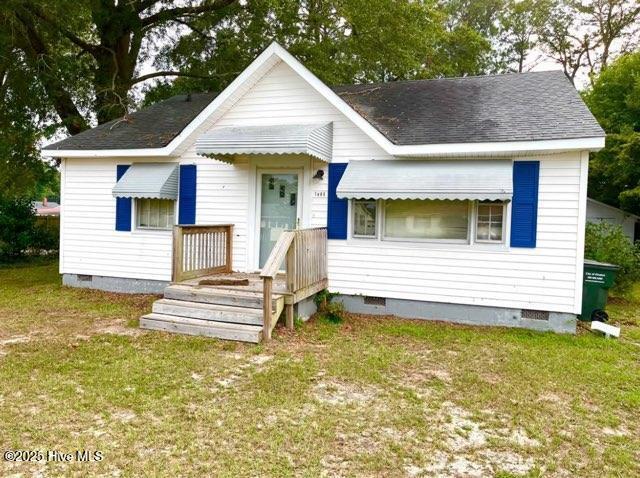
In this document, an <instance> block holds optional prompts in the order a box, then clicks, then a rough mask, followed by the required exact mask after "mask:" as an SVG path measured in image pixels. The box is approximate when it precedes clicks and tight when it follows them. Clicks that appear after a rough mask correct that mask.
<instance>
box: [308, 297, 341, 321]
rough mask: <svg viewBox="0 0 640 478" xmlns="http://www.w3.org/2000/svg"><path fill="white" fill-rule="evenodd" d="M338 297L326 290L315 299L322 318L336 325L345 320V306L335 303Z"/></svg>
mask: <svg viewBox="0 0 640 478" xmlns="http://www.w3.org/2000/svg"><path fill="white" fill-rule="evenodd" d="M337 295H338V294H336V293H335V292H329V291H328V290H326V289H325V290H322V291H320V292H318V293H317V294H316V296H315V297H314V298H313V301H314V302H315V304H316V307H317V308H318V313H319V314H320V316H321V317H322V318H324V319H326V320H328V321H329V322H333V323H335V324H338V323H340V322H342V320H343V319H344V305H343V304H342V302H333V299H334V297H336V296H337Z"/></svg>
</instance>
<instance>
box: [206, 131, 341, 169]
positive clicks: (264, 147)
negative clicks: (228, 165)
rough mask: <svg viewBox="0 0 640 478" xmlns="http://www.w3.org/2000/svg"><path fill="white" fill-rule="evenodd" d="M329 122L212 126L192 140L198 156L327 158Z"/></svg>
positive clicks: (329, 141) (330, 144) (328, 155)
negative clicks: (296, 155)
mask: <svg viewBox="0 0 640 478" xmlns="http://www.w3.org/2000/svg"><path fill="white" fill-rule="evenodd" d="M332 147H333V125H332V123H323V124H287V125H265V126H230V127H224V128H214V129H212V130H210V131H208V132H207V133H204V134H203V135H201V136H200V137H199V138H198V139H196V153H197V154H199V155H202V156H214V157H215V156H217V155H234V154H308V155H311V156H314V157H316V158H319V159H321V160H323V161H329V160H330V159H331V151H332Z"/></svg>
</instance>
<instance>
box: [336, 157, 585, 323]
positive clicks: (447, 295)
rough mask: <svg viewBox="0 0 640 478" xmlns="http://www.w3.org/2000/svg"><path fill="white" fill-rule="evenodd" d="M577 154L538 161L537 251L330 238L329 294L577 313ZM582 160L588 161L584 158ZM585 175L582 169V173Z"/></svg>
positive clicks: (579, 224)
mask: <svg viewBox="0 0 640 478" xmlns="http://www.w3.org/2000/svg"><path fill="white" fill-rule="evenodd" d="M580 156H581V155H580V153H572V154H569V153H567V154H562V155H554V156H543V157H539V158H536V157H527V158H522V159H528V160H540V161H541V163H540V164H541V166H540V187H539V207H538V237H537V246H536V248H534V249H523V248H510V247H509V246H508V230H505V235H506V236H507V237H506V238H505V239H506V243H504V244H433V243H419V242H397V241H374V242H372V241H366V240H362V239H356V238H352V239H349V240H346V241H339V240H336V241H329V288H330V290H331V291H333V292H340V293H343V294H356V295H366V296H374V297H387V298H396V299H409V300H422V301H434V302H450V303H458V304H474V305H486V306H495V307H509V308H525V309H537V310H549V311H556V312H569V313H576V312H578V308H579V302H580V294H581V288H582V276H581V274H582V272H581V271H582V267H581V266H580V264H581V261H582V260H583V252H582V249H581V248H580V247H579V246H578V240H579V236H580V233H581V228H583V227H584V222H583V221H584V219H582V220H581V219H580V217H579V205H580V201H581V199H580V197H581V195H582V194H585V195H586V190H585V191H581V188H580V177H581V169H582V164H581V159H580ZM582 161H587V159H586V155H585V158H583V159H582ZM584 174H586V171H585V172H584Z"/></svg>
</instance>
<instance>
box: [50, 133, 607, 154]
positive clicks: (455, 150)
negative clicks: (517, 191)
mask: <svg viewBox="0 0 640 478" xmlns="http://www.w3.org/2000/svg"><path fill="white" fill-rule="evenodd" d="M602 148H604V136H595V137H590V138H573V139H552V140H542V141H502V142H487V143H443V144H418V145H392V146H391V147H390V148H389V149H388V151H387V152H388V153H389V154H390V155H392V156H396V157H406V158H411V157H439V158H442V157H447V156H456V157H460V156H464V157H475V156H477V157H486V156H514V155H527V154H552V153H562V152H567V151H593V152H595V151H599V150H600V149H602ZM42 154H43V155H44V156H47V157H52V158H121V157H149V156H154V157H177V156H179V155H178V154H176V150H175V148H174V147H171V145H168V146H165V147H164V148H145V149H98V150H75V149H74V150H50V149H44V150H42Z"/></svg>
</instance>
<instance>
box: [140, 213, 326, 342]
mask: <svg viewBox="0 0 640 478" xmlns="http://www.w3.org/2000/svg"><path fill="white" fill-rule="evenodd" d="M326 232H327V231H326V228H315V229H297V230H293V231H285V232H284V233H282V235H281V236H280V239H278V241H277V242H276V245H275V246H274V248H273V250H272V252H271V255H270V256H269V259H268V260H267V262H266V264H265V266H264V268H263V270H262V272H261V273H260V274H258V273H255V274H250V273H241V272H233V271H232V270H231V257H232V237H233V226H232V225H221V226H176V228H175V230H174V254H173V256H174V257H173V281H172V284H171V285H169V286H168V287H167V288H165V291H164V298H163V299H160V300H157V301H156V302H155V303H154V304H153V311H152V313H151V314H147V315H145V316H143V317H142V318H141V319H140V327H142V328H146V329H152V330H164V331H169V332H177V333H183V334H191V335H205V336H208V337H219V338H223V339H229V340H241V341H246V342H260V341H262V340H269V339H270V338H271V332H272V330H273V328H274V327H275V325H276V323H277V322H278V320H279V319H280V316H281V315H282V313H283V311H284V312H286V314H284V315H285V318H286V325H287V327H289V328H291V329H293V314H294V309H293V308H294V305H295V304H296V303H298V302H300V301H302V300H304V299H306V298H308V297H311V296H313V295H314V294H316V293H317V292H319V291H321V290H323V289H325V288H326V287H327V264H326V260H327V255H326V249H327V248H326V241H327V234H326ZM282 264H285V266H286V267H285V268H286V271H285V273H281V272H280V266H281V265H282Z"/></svg>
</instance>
